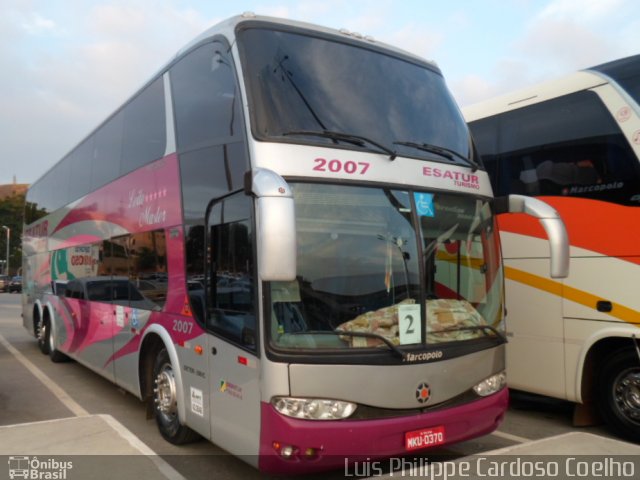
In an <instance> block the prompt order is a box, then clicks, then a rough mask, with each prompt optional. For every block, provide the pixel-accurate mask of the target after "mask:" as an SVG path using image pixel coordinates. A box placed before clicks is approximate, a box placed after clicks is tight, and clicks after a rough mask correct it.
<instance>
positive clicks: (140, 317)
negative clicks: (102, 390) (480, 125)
mask: <svg viewBox="0 0 640 480" xmlns="http://www.w3.org/2000/svg"><path fill="white" fill-rule="evenodd" d="M476 158H477V157H476V154H475V152H474V149H473V146H472V142H471V140H470V136H469V130H468V128H467V125H466V123H465V122H464V118H463V117H462V114H461V113H460V111H459V109H458V108H457V106H456V104H455V102H454V101H453V99H452V97H451V95H450V93H449V91H448V89H447V87H446V85H445V82H444V79H443V77H442V74H441V72H440V70H439V69H438V68H437V67H436V66H435V65H434V64H432V63H430V62H426V61H424V60H422V59H420V58H417V57H415V56H413V55H410V54H408V53H406V52H403V51H400V50H397V49H395V48H393V47H390V46H387V45H383V44H381V43H379V42H376V41H374V40H373V39H370V38H362V36H360V35H355V34H351V33H349V32H344V31H335V30H329V29H324V28H320V27H316V26H312V25H308V24H303V23H297V22H290V21H283V20H278V19H273V18H266V17H256V16H254V15H243V16H241V17H235V18H232V19H230V20H228V21H226V22H224V23H222V24H220V25H218V26H216V27H214V28H212V29H211V30H209V31H207V32H205V33H204V34H203V35H202V36H200V37H198V38H197V39H196V40H194V41H193V42H192V43H191V44H189V45H188V46H186V47H185V48H184V49H183V50H182V51H180V52H179V53H178V55H177V56H176V58H174V59H173V60H172V61H171V62H170V63H169V64H167V65H166V66H165V67H164V68H162V69H161V71H160V72H159V73H158V74H157V75H155V76H154V77H153V78H152V79H151V80H150V81H149V83H148V84H147V85H145V86H144V87H143V88H142V90H140V91H139V92H138V93H137V94H136V95H134V96H133V97H132V99H131V100H130V101H128V102H127V103H126V104H125V105H124V106H122V108H121V109H119V110H118V111H116V112H115V113H114V114H113V115H112V116H111V117H109V118H108V119H107V120H106V121H105V122H104V123H102V124H101V125H100V126H99V127H98V128H97V129H96V130H95V131H94V132H93V133H91V134H90V135H89V136H88V137H87V138H86V139H84V140H83V141H82V142H81V143H80V145H79V146H78V147H76V148H75V149H74V150H72V151H71V153H69V154H68V155H67V156H65V157H64V158H63V159H62V160H61V161H60V162H58V163H57V164H56V165H55V166H53V167H52V168H51V170H50V171H49V172H48V173H46V174H45V175H44V176H43V177H42V178H40V179H39V180H38V181H37V182H36V183H35V184H34V185H33V186H32V187H31V188H30V189H29V192H28V194H27V208H26V225H25V229H24V277H25V281H24V296H23V315H24V323H25V326H26V328H27V329H28V330H29V331H30V332H32V333H33V334H34V335H35V336H36V337H37V338H38V340H39V343H40V346H41V349H42V351H43V352H45V353H48V354H49V355H50V356H51V358H52V360H54V361H59V360H62V359H64V358H65V357H71V358H73V359H75V360H77V361H78V362H80V363H82V364H84V365H86V366H87V367H89V368H91V369H93V370H94V371H96V372H97V373H99V374H101V375H103V376H105V377H106V378H108V379H110V380H112V381H113V382H115V383H116V384H118V385H119V386H121V387H122V388H123V389H125V390H127V391H129V392H131V393H132V394H134V395H136V396H137V397H139V398H140V399H142V400H144V401H146V402H149V405H151V406H152V408H153V411H154V414H155V418H156V421H157V424H158V427H159V429H160V432H161V434H162V435H163V436H164V437H165V438H166V439H167V440H169V441H170V442H173V443H184V442H186V441H189V440H191V439H193V438H194V437H195V436H196V434H198V435H200V436H202V437H205V438H207V439H210V440H211V441H213V442H214V443H216V444H218V445H219V446H220V447H222V448H224V449H225V450H227V451H229V452H231V453H233V454H236V455H240V456H241V457H242V458H243V459H244V460H246V461H248V462H250V463H252V464H254V465H256V466H257V467H259V468H260V469H261V470H263V471H268V472H288V473H292V472H302V471H309V470H318V469H323V468H324V469H326V468H331V467H343V465H344V462H345V461H347V462H348V461H352V460H358V459H362V460H365V461H366V460H368V459H372V458H383V457H388V456H392V455H400V454H406V453H410V452H413V451H417V450H421V449H425V448H433V447H437V446H441V445H446V444H450V443H453V442H459V441H462V440H465V439H469V438H473V437H476V436H479V435H484V434H487V433H489V432H491V431H493V430H494V429H495V428H497V426H498V425H499V424H500V422H501V420H502V418H503V416H504V412H505V409H506V407H507V399H508V393H507V390H506V388H505V376H504V367H505V363H504V355H505V345H504V344H505V338H504V334H503V332H504V322H503V317H504V315H503V312H504V309H503V286H504V284H503V275H502V261H501V256H500V248H499V242H498V235H497V230H496V226H495V214H496V213H497V212H499V211H500V208H504V209H507V210H511V211H527V212H531V213H532V214H533V215H535V216H537V217H538V218H541V223H542V224H543V225H544V227H545V228H546V229H547V230H548V231H549V232H550V235H551V237H552V239H553V240H554V242H553V246H554V248H555V247H557V249H558V252H559V254H558V256H557V257H554V259H553V260H554V261H553V262H552V270H553V271H554V272H555V273H556V274H558V275H563V274H565V272H566V268H567V261H568V244H567V243H566V237H565V230H564V226H563V225H562V222H561V221H560V220H559V218H558V215H557V213H556V212H555V211H554V210H553V209H551V208H550V207H549V206H548V205H546V204H544V203H543V202H540V201H539V200H536V199H534V198H527V197H523V196H519V197H518V196H514V197H511V198H509V199H508V200H509V201H508V202H504V201H500V202H498V201H495V200H494V199H493V195H492V191H491V186H490V182H489V177H488V175H487V173H486V171H485V170H484V169H483V168H481V166H480V165H478V164H477V163H476ZM45 405H46V403H45Z"/></svg>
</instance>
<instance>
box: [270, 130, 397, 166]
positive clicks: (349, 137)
mask: <svg viewBox="0 0 640 480" xmlns="http://www.w3.org/2000/svg"><path fill="white" fill-rule="evenodd" d="M282 135H283V136H289V135H301V136H305V135H306V136H314V137H323V138H330V139H331V140H334V141H336V142H338V141H342V142H347V143H351V144H353V145H357V146H359V147H365V146H366V144H367V143H368V144H370V145H373V146H374V147H376V148H378V149H379V150H381V152H382V153H385V154H386V155H388V156H389V160H395V159H396V157H397V154H396V152H394V151H393V150H392V149H390V148H388V147H385V146H384V145H382V144H380V143H378V142H375V141H374V140H371V139H370V138H367V137H363V136H362V135H354V134H350V133H341V132H333V131H330V130H317V131H316V130H296V131H291V132H284V133H283V134H282Z"/></svg>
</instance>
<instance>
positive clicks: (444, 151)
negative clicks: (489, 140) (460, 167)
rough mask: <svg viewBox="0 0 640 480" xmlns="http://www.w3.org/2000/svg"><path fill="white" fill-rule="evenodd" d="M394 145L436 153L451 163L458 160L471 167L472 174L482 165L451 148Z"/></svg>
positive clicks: (422, 144) (427, 145)
mask: <svg viewBox="0 0 640 480" xmlns="http://www.w3.org/2000/svg"><path fill="white" fill-rule="evenodd" d="M393 144H394V145H404V146H405V147H412V148H415V149H417V150H422V151H423V152H429V153H435V154H436V155H440V156H442V157H445V158H448V159H449V160H451V161H453V160H455V159H456V158H458V159H460V160H462V161H463V162H465V163H466V164H468V165H470V166H471V171H472V172H475V171H476V170H478V168H479V167H480V165H478V164H477V163H476V162H475V161H474V160H473V159H471V158H467V157H465V156H464V155H462V154H461V153H458V152H456V151H455V150H451V149H449V148H445V147H438V146H437V145H431V144H429V143H415V142H393Z"/></svg>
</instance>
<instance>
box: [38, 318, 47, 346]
mask: <svg viewBox="0 0 640 480" xmlns="http://www.w3.org/2000/svg"><path fill="white" fill-rule="evenodd" d="M36 322H37V323H36V340H37V341H38V348H39V349H40V351H41V352H42V353H43V354H44V355H49V327H48V326H47V325H46V324H45V323H44V322H43V321H42V320H40V319H39V318H38V319H37V320H36Z"/></svg>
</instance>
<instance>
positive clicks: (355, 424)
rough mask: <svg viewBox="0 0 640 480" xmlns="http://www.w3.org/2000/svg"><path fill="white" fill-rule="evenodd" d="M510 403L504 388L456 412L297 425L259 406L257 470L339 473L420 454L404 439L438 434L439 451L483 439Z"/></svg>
mask: <svg viewBox="0 0 640 480" xmlns="http://www.w3.org/2000/svg"><path fill="white" fill-rule="evenodd" d="M508 403H509V393H508V390H507V389H506V388H504V389H502V390H501V391H499V392H497V393H495V394H493V395H490V396H488V397H485V398H480V399H478V400H475V401H473V402H470V403H466V404H464V405H460V406H458V407H453V408H447V409H443V410H439V411H436V412H429V413H424V414H420V415H411V416H407V417H395V418H386V419H380V420H338V421H315V420H299V419H294V418H290V417H286V416H284V415H281V414H280V413H278V412H277V411H276V410H275V408H274V407H273V406H272V405H271V404H269V403H264V402H263V403H262V406H261V408H262V412H261V414H262V428H261V438H260V458H259V463H258V466H259V469H260V470H261V471H263V472H267V473H304V472H313V471H320V470H330V469H337V468H344V469H345V471H347V470H348V469H349V468H350V465H352V464H354V463H355V462H362V461H371V460H375V459H384V458H391V457H394V456H405V455H408V454H412V453H416V454H420V453H422V452H424V450H425V449H416V450H413V449H411V450H408V449H407V443H406V442H407V441H406V434H407V433H408V432H416V431H418V430H428V429H431V428H435V429H442V427H443V436H444V438H443V441H442V442H441V443H438V445H437V446H436V447H426V449H429V448H438V447H442V446H445V445H449V444H453V443H457V442H462V441H464V440H468V439H471V438H475V437H479V436H482V435H486V434H488V433H490V432H492V431H494V430H495V429H496V428H497V427H498V425H500V423H501V422H502V419H503V417H504V413H505V411H506V409H507V406H508Z"/></svg>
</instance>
